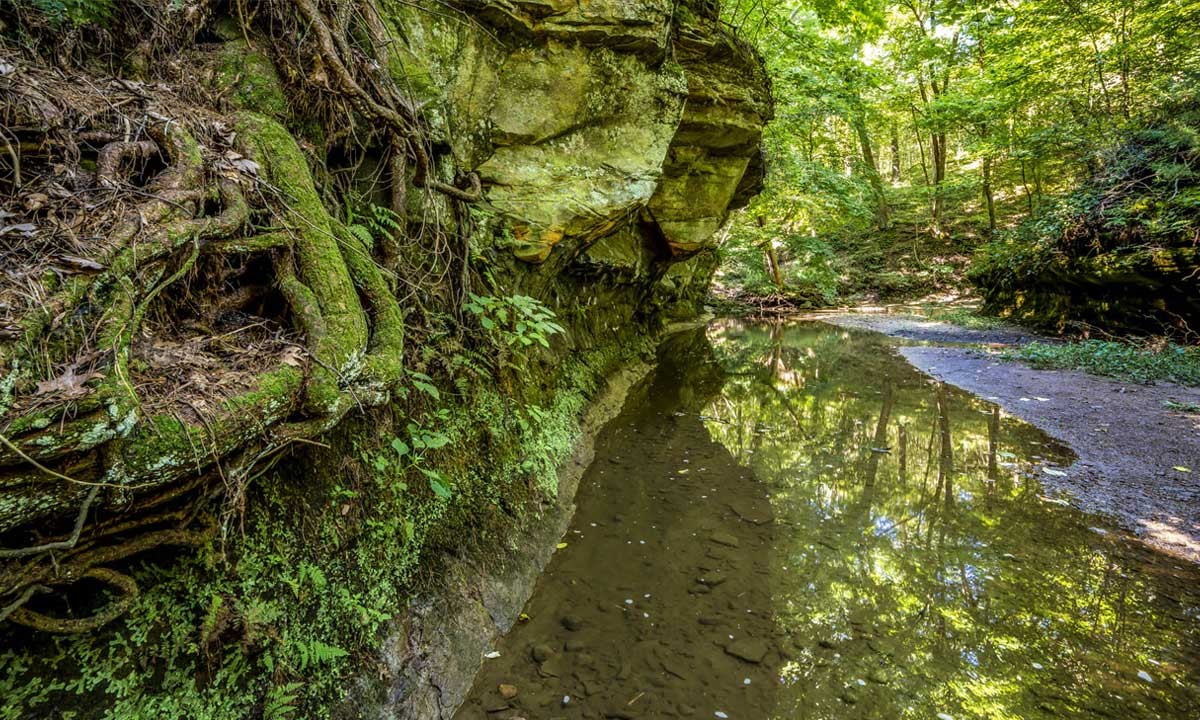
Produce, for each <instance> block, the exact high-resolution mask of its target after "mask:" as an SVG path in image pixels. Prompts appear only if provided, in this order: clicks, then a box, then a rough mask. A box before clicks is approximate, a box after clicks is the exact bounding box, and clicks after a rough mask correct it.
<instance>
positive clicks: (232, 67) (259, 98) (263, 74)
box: [215, 40, 288, 120]
mask: <svg viewBox="0 0 1200 720" xmlns="http://www.w3.org/2000/svg"><path fill="white" fill-rule="evenodd" d="M215 84H216V87H217V88H219V89H222V90H228V91H230V92H229V95H228V98H229V100H230V102H231V103H233V105H234V107H236V108H238V109H239V110H248V111H251V112H255V113H260V114H262V115H266V116H268V117H271V118H275V119H276V120H283V119H284V118H286V117H287V116H288V103H287V98H286V97H284V94H283V83H282V82H281V81H280V79H279V74H278V73H277V72H276V71H275V65H274V64H272V63H271V59H270V58H269V57H268V56H267V54H266V53H265V52H263V51H262V50H259V49H258V48H255V47H253V46H250V45H247V44H246V42H245V41H244V40H233V41H231V42H227V43H225V44H224V45H222V46H221V50H220V53H219V55H218V63H217V72H216V78H215Z"/></svg>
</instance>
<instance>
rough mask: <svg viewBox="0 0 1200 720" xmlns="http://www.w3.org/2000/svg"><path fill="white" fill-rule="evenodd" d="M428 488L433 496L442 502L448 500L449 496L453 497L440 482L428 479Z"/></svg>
mask: <svg viewBox="0 0 1200 720" xmlns="http://www.w3.org/2000/svg"><path fill="white" fill-rule="evenodd" d="M429 488H430V489H431V490H433V494H434V495H437V496H438V497H439V498H441V499H442V500H449V499H450V496H451V495H453V493H452V492H450V488H448V487H446V486H445V485H443V484H442V481H441V480H435V479H434V478H429Z"/></svg>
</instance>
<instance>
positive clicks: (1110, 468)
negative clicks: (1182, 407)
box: [817, 314, 1200, 562]
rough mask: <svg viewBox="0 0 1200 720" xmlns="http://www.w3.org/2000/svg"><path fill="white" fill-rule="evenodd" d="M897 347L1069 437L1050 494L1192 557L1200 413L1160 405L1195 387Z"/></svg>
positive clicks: (901, 323) (904, 331)
mask: <svg viewBox="0 0 1200 720" xmlns="http://www.w3.org/2000/svg"><path fill="white" fill-rule="evenodd" d="M817 319H820V320H823V321H825V322H829V323H832V324H834V325H838V326H840V327H852V328H860V329H866V330H875V331H877V332H882V333H885V334H887V335H891V336H894V337H902V338H907V339H912V340H921V341H927V342H934V343H978V344H994V343H999V344H1005V345H1012V344H1019V343H1022V342H1027V341H1029V340H1031V339H1034V337H1033V336H1032V335H1030V334H1028V333H1025V332H1022V331H1020V330H1019V329H1012V330H1009V329H1000V330H973V329H968V328H960V327H957V326H954V325H949V324H946V323H938V322H931V321H926V320H922V319H920V318H909V317H897V316H889V315H869V314H858V315H845V314H841V315H829V316H820V317H818V318H817ZM900 353H901V354H902V355H904V357H905V358H906V359H908V361H909V362H911V363H912V364H913V365H915V366H916V367H917V368H919V369H920V370H922V371H923V372H925V373H928V374H929V375H932V376H933V377H936V378H938V379H939V380H942V381H944V382H948V383H950V384H952V385H956V386H958V387H961V388H963V389H964V390H967V391H969V392H972V393H975V394H976V395H979V396H980V397H984V398H987V399H989V400H992V401H993V402H996V403H997V404H999V405H1000V406H1001V407H1002V408H1004V409H1005V410H1006V411H1008V412H1009V413H1011V414H1013V415H1015V416H1017V417H1019V418H1021V419H1023V420H1025V421H1027V422H1029V423H1032V424H1033V425H1036V426H1037V427H1039V428H1041V429H1042V430H1044V431H1045V432H1047V433H1049V434H1050V435H1052V436H1054V437H1056V438H1058V439H1059V440H1062V441H1063V442H1065V443H1067V444H1068V445H1070V446H1071V449H1072V450H1074V451H1075V453H1076V454H1077V455H1078V456H1079V459H1078V461H1077V462H1076V463H1075V464H1074V465H1072V466H1071V467H1070V468H1069V469H1068V470H1067V475H1066V476H1065V477H1053V476H1046V477H1044V478H1042V482H1043V484H1044V485H1045V486H1046V488H1047V489H1048V490H1050V491H1051V492H1052V493H1062V494H1065V495H1066V496H1068V498H1069V499H1070V502H1071V504H1072V505H1074V506H1076V507H1078V508H1079V509H1081V510H1083V511H1085V512H1091V513H1100V514H1103V515H1107V516H1109V517H1112V518H1114V519H1115V520H1116V521H1117V522H1118V523H1119V524H1121V525H1122V526H1124V527H1126V528H1128V529H1129V530H1130V531H1132V532H1133V533H1135V534H1136V535H1137V536H1138V537H1140V538H1141V539H1142V540H1143V541H1145V542H1146V543H1148V544H1149V545H1151V546H1153V547H1155V548H1157V549H1159V550H1161V551H1163V552H1166V553H1169V554H1171V555H1174V556H1177V557H1180V558H1185V559H1187V560H1189V561H1191V562H1200V417H1198V416H1196V415H1189V414H1187V413H1181V412H1176V411H1173V410H1169V409H1167V408H1166V407H1165V403H1166V401H1168V400H1173V401H1175V402H1191V403H1200V389H1196V388H1183V387H1178V386H1175V385H1169V384H1160V385H1153V386H1143V385H1135V384H1131V383H1127V382H1122V381H1119V380H1113V379H1109V378H1102V377H1097V376H1094V375H1087V374H1084V373H1080V372H1073V371H1064V370H1035V369H1033V368H1031V367H1029V366H1027V365H1024V364H1023V363H1019V362H1012V361H1004V360H999V359H997V358H996V357H995V356H993V355H991V354H989V353H988V352H987V351H986V350H983V349H979V348H971V347H962V346H958V347H946V346H936V345H926V346H906V347H902V348H900ZM1179 468H1185V469H1187V470H1190V472H1187V471H1184V470H1181V469H1179Z"/></svg>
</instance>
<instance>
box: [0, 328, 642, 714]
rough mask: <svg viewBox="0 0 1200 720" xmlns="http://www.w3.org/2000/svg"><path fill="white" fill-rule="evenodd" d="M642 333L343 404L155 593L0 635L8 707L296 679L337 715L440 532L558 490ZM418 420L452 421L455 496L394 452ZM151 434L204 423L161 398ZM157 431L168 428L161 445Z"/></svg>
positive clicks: (186, 698)
mask: <svg viewBox="0 0 1200 720" xmlns="http://www.w3.org/2000/svg"><path fill="white" fill-rule="evenodd" d="M632 337H634V336H633V335H632V334H631V335H630V336H629V338H632ZM645 343H646V341H645V340H642V341H640V342H633V341H632V340H629V342H628V344H626V345H622V344H619V343H614V344H606V345H604V346H603V347H602V348H601V349H596V350H591V351H586V352H577V353H574V354H572V355H570V356H568V358H567V359H566V360H565V361H564V362H563V363H562V364H561V365H560V366H556V367H555V376H554V377H555V382H553V383H547V384H545V385H543V384H542V382H541V381H540V378H543V377H545V374H544V373H543V371H548V369H549V367H550V366H549V365H547V366H546V367H541V366H540V365H538V364H537V363H535V365H534V366H531V367H529V368H528V369H527V372H526V374H524V375H522V376H521V377H519V378H517V380H518V381H517V382H515V383H513V384H511V386H510V387H511V389H510V390H509V391H507V392H506V391H504V390H502V389H501V388H500V387H499V386H498V385H497V384H496V383H495V382H492V381H491V379H489V378H479V379H478V380H477V381H476V382H473V383H471V384H470V385H469V386H468V387H467V388H466V391H465V392H463V393H462V394H461V395H460V396H459V397H458V399H457V401H456V402H454V403H452V404H451V405H450V406H448V407H446V408H445V409H444V410H439V409H438V408H436V407H434V406H432V405H430V403H433V402H434V399H433V398H432V397H430V396H427V395H416V396H412V397H410V399H409V402H408V403H407V404H406V406H405V407H400V406H390V407H384V408H381V409H379V410H376V411H374V412H373V413H372V414H370V415H369V416H355V417H353V418H351V419H348V420H347V421H345V422H343V423H342V424H341V425H340V426H338V428H337V429H336V430H334V431H332V432H331V433H330V434H329V435H327V436H326V437H324V438H322V441H323V442H324V443H326V444H327V445H328V446H329V449H328V450H324V449H315V450H309V449H306V448H308V446H304V447H302V448H298V452H297V457H296V458H295V459H294V460H292V461H290V462H287V463H284V464H282V465H281V466H279V467H278V468H277V469H276V470H274V471H273V472H271V473H269V474H267V475H266V476H264V477H263V478H261V479H260V480H259V481H258V482H257V483H256V484H255V485H253V486H252V487H251V488H250V489H249V492H248V495H247V499H246V514H245V518H244V522H242V523H235V524H234V525H233V526H231V527H230V528H229V530H230V532H229V533H227V534H226V535H224V536H223V539H222V540H221V541H220V543H219V544H218V545H216V546H214V547H213V548H210V549H209V550H208V551H204V552H200V553H192V552H189V553H187V554H184V555H181V556H179V557H177V558H175V559H174V561H173V562H172V563H170V564H168V565H154V564H149V563H147V564H144V565H140V566H138V567H137V568H135V570H134V572H135V576H136V578H137V579H138V581H139V584H140V585H141V587H142V588H143V593H142V594H141V595H140V596H139V597H138V599H137V601H136V604H135V606H134V608H133V610H132V611H131V612H130V613H129V615H127V616H126V617H124V618H123V619H121V620H120V621H118V623H117V624H115V626H113V627H112V628H111V630H110V631H108V632H105V633H100V634H95V635H87V636H78V637H63V638H54V639H52V640H47V641H45V642H46V644H45V646H44V647H40V648H26V649H25V650H24V651H20V652H18V651H17V650H15V649H12V648H6V649H5V650H3V651H0V694H3V696H4V697H5V700H6V702H5V704H4V707H3V709H0V720H7V719H8V718H16V717H21V715H22V713H23V712H25V711H27V710H31V709H32V710H34V711H35V712H36V711H37V709H38V708H45V709H49V708H55V709H56V710H57V711H65V712H68V713H69V712H72V711H78V712H79V713H80V715H79V716H80V717H100V716H103V717H107V718H121V720H140V719H141V718H147V719H149V718H161V717H192V718H196V719H197V720H209V719H210V718H211V719H213V720H216V719H217V718H221V719H222V720H223V719H225V718H234V717H252V716H254V715H255V713H256V712H257V710H256V708H260V707H261V705H262V703H263V702H264V701H265V700H266V699H267V698H268V697H277V696H279V695H280V693H281V692H282V688H287V687H291V686H292V684H293V683H300V687H299V688H297V689H296V693H297V695H298V698H297V699H296V701H295V708H296V714H295V716H297V717H325V716H328V714H329V712H330V708H331V707H332V705H333V704H334V703H336V702H338V701H339V700H340V699H341V698H342V696H343V694H344V692H345V689H346V687H348V686H349V684H350V682H351V679H352V678H353V677H354V676H356V675H359V674H373V673H375V672H376V671H375V670H374V669H372V668H370V667H364V665H366V666H369V665H370V663H371V662H372V661H371V660H370V658H372V657H374V650H375V648H376V647H377V646H378V644H379V642H380V636H381V635H382V634H383V633H385V632H387V630H388V628H389V624H390V623H391V622H392V620H393V618H394V617H395V613H396V612H397V611H398V610H399V609H401V608H403V607H404V606H405V604H406V603H405V598H407V597H409V596H410V594H411V593H412V592H413V591H414V589H415V588H417V587H419V586H420V585H421V584H422V582H423V578H425V577H428V574H429V573H431V572H433V571H434V570H435V569H436V567H435V565H434V564H433V563H432V562H431V558H436V557H438V556H439V555H440V552H439V550H440V549H441V548H455V549H456V552H461V551H462V550H463V549H464V547H463V546H464V543H466V544H467V545H468V546H475V547H481V546H482V547H486V546H487V545H488V544H489V543H490V544H492V545H493V546H494V545H495V544H496V542H497V540H498V539H500V538H502V537H503V536H504V535H505V534H506V533H507V532H508V531H509V529H510V528H511V527H512V525H513V523H514V522H520V521H522V518H526V521H533V520H532V519H531V518H527V514H528V512H529V511H530V509H532V508H536V507H538V506H539V503H536V502H533V500H534V499H535V498H539V497H540V498H549V497H553V496H554V494H555V492H556V490H557V475H556V468H557V466H558V465H559V463H561V462H562V461H563V459H565V458H566V457H567V456H568V454H569V453H570V452H571V449H572V447H573V445H574V443H575V442H576V440H577V439H578V434H579V417H580V414H581V413H582V411H583V409H584V407H585V406H586V404H587V400H588V398H590V397H591V396H593V395H594V394H595V392H596V391H597V389H598V387H599V383H600V378H601V376H602V375H603V374H605V373H607V372H609V371H611V370H613V369H615V368H616V367H617V366H619V364H620V363H621V362H622V360H623V359H625V358H627V357H629V356H630V355H631V354H640V353H642V352H644V351H645V350H646V345H645ZM546 360H547V361H549V360H550V358H549V357H547V358H546ZM298 382H299V379H298V373H297V372H295V371H294V370H292V369H291V368H285V369H283V370H281V371H280V372H279V373H276V374H273V375H269V376H267V380H266V381H265V382H264V384H263V386H262V387H261V388H259V390H257V391H256V392H255V393H249V394H246V395H243V396H241V397H239V398H237V399H235V400H234V401H231V403H230V405H229V406H227V408H226V409H227V410H229V411H231V412H236V411H237V409H238V408H239V407H243V406H249V405H253V406H255V407H257V406H259V405H260V404H261V403H264V402H269V401H270V400H271V399H272V398H276V397H278V396H280V395H286V394H287V393H288V391H291V390H294V388H295V387H296V383H298ZM247 404H249V405H247ZM408 423H418V424H421V425H423V426H426V427H429V428H433V429H436V430H437V431H438V432H441V433H444V434H445V435H446V436H447V437H448V438H449V442H448V444H446V445H445V446H444V447H443V448H440V449H438V450H431V451H428V452H426V457H425V464H426V465H427V466H428V467H429V468H430V469H434V470H436V471H438V472H440V473H442V475H444V476H445V477H447V478H449V479H450V480H451V482H452V485H453V494H452V495H451V496H450V498H449V499H443V498H440V497H438V496H437V495H435V494H434V493H433V492H432V491H431V490H430V488H429V486H428V484H427V483H426V482H424V478H423V477H422V476H420V475H419V474H417V473H411V472H407V473H406V472H405V471H404V470H403V466H402V464H401V463H398V462H395V460H396V459H397V456H396V451H395V450H394V449H393V448H392V445H391V443H392V441H393V440H394V439H395V438H396V437H398V436H405V434H406V433H407V430H406V429H405V426H406V425H407V424H408ZM142 434H143V435H144V436H145V437H144V438H143V439H142V440H140V441H139V442H138V443H137V444H136V446H137V447H138V448H139V450H138V451H137V452H138V455H137V457H138V458H141V460H139V462H148V461H150V460H151V459H152V458H153V456H154V454H155V453H156V452H157V453H160V454H162V455H167V454H171V453H182V454H183V455H186V454H188V451H186V450H184V449H183V446H182V445H180V443H179V439H181V438H183V437H185V436H186V437H188V438H190V439H191V441H192V442H196V443H197V445H198V446H199V447H203V446H204V442H206V441H207V438H205V437H201V436H199V435H197V434H196V428H191V427H188V426H185V425H183V424H181V423H179V421H178V420H177V419H174V418H170V417H165V416H163V417H156V418H153V419H152V421H150V423H149V424H148V426H147V428H146V429H145V431H144V433H142ZM155 434H160V435H161V436H162V437H163V438H173V439H174V440H173V443H174V444H173V445H172V446H171V447H168V445H167V444H166V440H164V441H163V443H162V444H160V445H158V446H155V445H154V441H153V439H152V436H153V435H155ZM184 444H186V443H184ZM300 479H302V482H298V480H300ZM18 709H20V710H18Z"/></svg>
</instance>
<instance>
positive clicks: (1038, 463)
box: [458, 322, 1200, 720]
mask: <svg viewBox="0 0 1200 720" xmlns="http://www.w3.org/2000/svg"><path fill="white" fill-rule="evenodd" d="M662 357H663V363H662V366H661V367H660V369H659V371H658V372H657V373H656V374H655V376H654V378H652V379H651V380H650V381H649V382H647V383H645V384H643V385H642V386H641V388H640V389H639V390H638V391H637V392H635V393H634V394H633V395H632V396H631V398H630V400H629V402H628V403H627V405H626V409H625V410H624V411H623V413H622V414H621V416H620V417H619V418H618V419H617V420H616V421H614V422H613V423H612V424H611V425H610V426H609V427H608V428H607V429H606V430H605V432H604V433H603V434H602V436H601V437H600V438H599V441H598V446H597V449H598V454H597V460H596V462H595V463H594V464H593V466H592V467H591V468H590V469H589V471H588V473H587V475H586V477H585V478H584V481H583V483H582V484H581V489H580V494H579V497H578V502H579V511H578V514H577V516H576V518H575V519H574V521H573V524H572V529H571V530H570V531H569V533H568V537H567V540H568V541H569V546H568V547H567V548H566V549H564V550H563V551H562V552H560V553H558V554H557V555H556V556H555V557H554V559H553V560H552V562H551V564H550V566H549V567H548V568H547V571H546V573H545V574H544V576H543V577H542V579H541V580H540V581H539V585H538V588H537V590H536V592H535V594H534V597H533V598H532V599H531V600H530V602H529V604H528V606H527V608H526V612H527V613H528V615H529V617H530V620H529V621H528V622H526V623H523V624H520V625H518V626H517V627H516V628H514V630H513V631H512V632H511V633H510V634H509V635H508V636H507V637H506V638H504V639H503V642H502V643H501V645H500V647H498V648H497V650H499V651H500V652H501V656H500V657H499V658H497V659H494V660H488V661H486V663H485V665H484V669H483V670H482V671H481V673H480V675H479V678H478V681H477V683H476V686H475V688H474V689H473V690H472V693H471V696H470V698H469V701H468V703H467V704H466V705H464V706H463V709H462V711H460V713H459V715H458V717H459V718H482V717H487V718H516V717H524V718H528V720H534V719H535V718H538V719H541V718H560V717H561V718H602V717H621V718H626V717H628V718H635V717H636V718H660V717H689V716H695V717H709V718H711V717H714V716H716V715H715V714H716V713H718V712H720V713H724V715H725V716H727V717H729V718H730V719H731V720H765V719H767V718H779V719H780V720H783V719H785V718H786V719H791V718H860V717H861V718H942V719H943V720H944V719H945V718H947V717H949V718H954V719H955V720H962V719H964V718H989V719H992V718H995V719H1000V718H1040V717H1079V718H1093V717H1113V718H1154V717H1161V718H1195V717H1197V716H1198V713H1200V691H1198V690H1197V688H1198V687H1200V671H1198V668H1200V630H1198V624H1197V619H1200V618H1198V616H1200V612H1198V611H1197V606H1198V605H1200V596H1198V592H1200V590H1198V588H1200V583H1197V582H1196V581H1197V579H1200V574H1198V573H1197V572H1196V571H1195V569H1194V568H1191V567H1188V568H1179V567H1176V565H1175V563H1174V561H1171V560H1169V559H1165V558H1162V557H1160V556H1158V555H1155V554H1152V553H1149V552H1147V551H1145V550H1144V549H1142V548H1141V547H1140V546H1139V545H1137V544H1135V543H1131V542H1129V541H1127V540H1126V539H1125V538H1123V537H1122V536H1121V535H1120V534H1119V533H1116V532H1114V531H1113V530H1112V529H1111V528H1108V527H1107V526H1105V525H1104V524H1103V523H1102V521H1100V520H1098V519H1097V518H1094V517H1089V516H1085V515H1082V514H1080V513H1077V512H1075V511H1073V510H1071V509H1070V508H1068V507H1064V506H1062V505H1061V504H1059V503H1057V502H1056V501H1054V499H1053V498H1046V497H1043V495H1042V491H1041V489H1040V487H1039V486H1038V483H1037V481H1036V478H1037V476H1038V475H1039V474H1040V473H1043V472H1045V471H1046V469H1051V470H1054V469H1056V468H1061V467H1065V466H1066V465H1068V464H1069V461H1070V457H1069V454H1068V453H1067V452H1066V451H1065V450H1064V449H1062V448H1060V447H1058V446H1056V445H1055V444H1054V443H1052V442H1050V441H1049V439H1048V438H1047V437H1046V436H1044V435H1043V434H1041V433H1040V432H1038V431H1037V430H1036V429H1034V428H1032V427H1030V426H1028V425H1025V424H1023V423H1021V422H1019V421H1017V420H1015V419H1013V418H1010V417H1007V416H1005V415H1004V414H1003V413H1001V412H1000V411H999V409H998V408H996V407H995V406H993V405H990V404H988V403H985V402H983V401H981V400H978V399H976V398H974V397H972V396H969V395H967V394H965V393H963V392H960V391H958V390H956V389H954V388H952V387H948V386H944V385H941V384H938V383H934V382H931V381H930V380H929V379H928V378H926V377H925V376H923V375H921V374H919V373H918V372H916V371H915V370H914V369H913V368H912V367H911V366H909V365H908V364H907V363H906V362H904V361H903V359H901V358H900V357H898V356H897V355H896V354H895V353H894V351H893V348H892V346H891V342H890V341H888V340H887V339H885V338H882V337H881V336H877V335H873V334H867V333H856V332H848V331H844V330H838V329H833V328H830V327H828V326H824V325H819V324H794V325H787V326H784V325H774V326H763V325H742V324H739V323H732V322H726V323H721V324H718V325H714V326H713V327H711V328H710V329H709V330H708V332H707V334H704V333H699V334H695V335H692V336H680V337H676V338H675V339H674V340H673V341H672V343H671V344H669V345H668V346H667V347H666V348H665V350H664V353H663V356H662ZM539 658H540V659H539ZM501 683H503V684H505V685H508V686H511V687H510V688H509V689H508V690H509V691H510V692H511V690H513V689H517V690H518V694H517V695H516V696H513V697H503V696H501V695H500V694H499V687H500V684H501ZM564 701H566V702H564Z"/></svg>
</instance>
